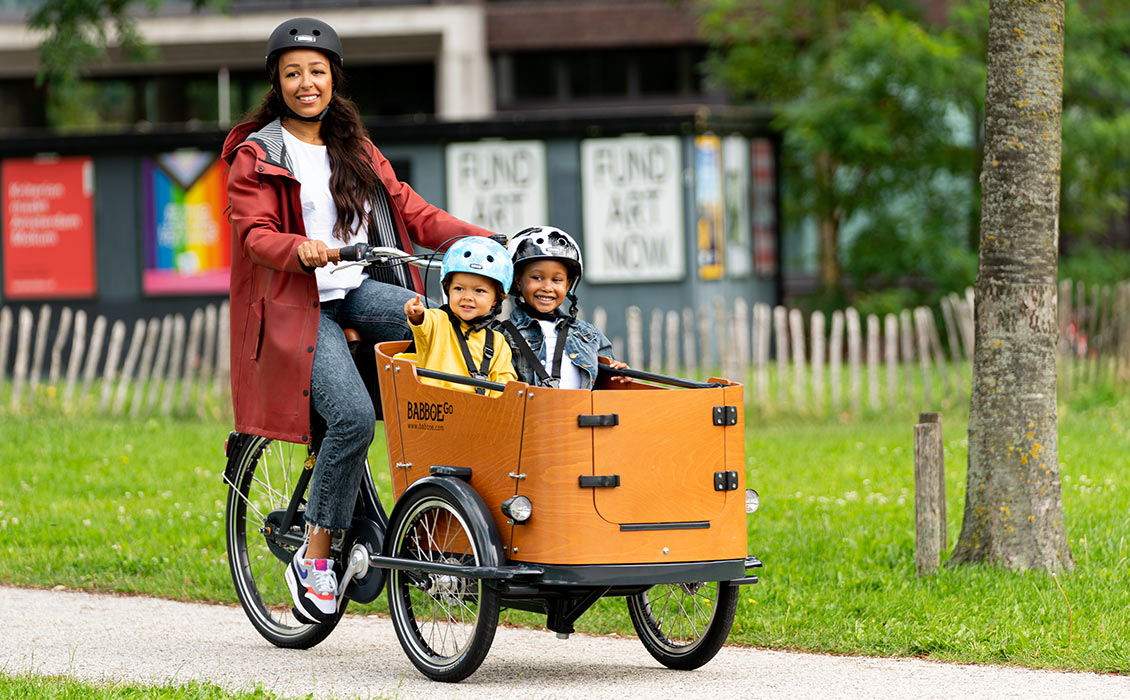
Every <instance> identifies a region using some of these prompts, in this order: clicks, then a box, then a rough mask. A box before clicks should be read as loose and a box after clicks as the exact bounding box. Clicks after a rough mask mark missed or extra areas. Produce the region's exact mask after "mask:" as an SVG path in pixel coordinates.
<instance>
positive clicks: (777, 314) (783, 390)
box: [773, 306, 789, 407]
mask: <svg viewBox="0 0 1130 700" xmlns="http://www.w3.org/2000/svg"><path fill="white" fill-rule="evenodd" d="M773 336H774V337H775V338H776V339H777V354H776V360H777V405H778V406H781V407H784V406H785V405H787V404H788V400H789V397H788V390H789V380H788V367H789V326H788V311H787V310H786V309H785V307H783V306H778V307H775V308H774V309H773Z"/></svg>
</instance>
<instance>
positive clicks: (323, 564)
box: [285, 544, 337, 622]
mask: <svg viewBox="0 0 1130 700" xmlns="http://www.w3.org/2000/svg"><path fill="white" fill-rule="evenodd" d="M285 578H286V585H287V587H288V588H290V596H291V598H292V599H293V600H294V609H295V612H297V613H298V614H299V616H300V617H304V618H307V619H309V620H312V621H315V622H326V621H327V620H330V619H331V618H332V617H333V616H334V614H335V613H336V612H337V574H336V573H335V572H334V561H333V559H307V558H306V545H305V544H303V545H302V546H301V547H299V549H298V551H297V552H295V553H294V558H293V559H291V560H290V564H288V565H287V567H286V574H285Z"/></svg>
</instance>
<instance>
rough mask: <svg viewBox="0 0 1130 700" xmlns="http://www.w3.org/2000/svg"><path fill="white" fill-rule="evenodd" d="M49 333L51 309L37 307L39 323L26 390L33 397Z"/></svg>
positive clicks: (40, 374) (45, 306) (41, 368)
mask: <svg viewBox="0 0 1130 700" xmlns="http://www.w3.org/2000/svg"><path fill="white" fill-rule="evenodd" d="M50 332H51V307H50V306H48V305H47V304H44V305H43V306H41V307H39V323H38V324H37V325H36V329H35V350H34V351H33V352H32V356H31V373H30V374H29V375H28V390H29V391H30V392H31V395H32V397H35V390H36V387H38V386H39V380H40V379H41V378H42V377H43V357H44V355H45V354H46V353H47V334H48V333H50Z"/></svg>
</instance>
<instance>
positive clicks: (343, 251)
mask: <svg viewBox="0 0 1130 700" xmlns="http://www.w3.org/2000/svg"><path fill="white" fill-rule="evenodd" d="M368 250H369V245H368V244H367V243H354V244H353V245H347V246H345V247H344V248H339V249H338V255H339V256H340V257H341V259H342V260H344V261H347V262H356V261H358V260H361V259H362V258H364V257H365V254H366V253H367V252H368Z"/></svg>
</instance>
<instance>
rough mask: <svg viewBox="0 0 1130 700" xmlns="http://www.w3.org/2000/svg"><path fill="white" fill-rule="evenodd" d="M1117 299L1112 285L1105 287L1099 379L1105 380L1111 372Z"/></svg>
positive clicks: (1101, 322)
mask: <svg viewBox="0 0 1130 700" xmlns="http://www.w3.org/2000/svg"><path fill="white" fill-rule="evenodd" d="M1115 301H1117V300H1116V299H1115V297H1114V295H1113V294H1112V293H1111V289H1110V287H1103V317H1102V319H1101V320H1100V323H1099V327H1100V329H1101V330H1100V332H1099V347H1098V351H1099V367H1098V380H1099V381H1103V380H1104V379H1105V378H1106V377H1107V374H1108V373H1109V370H1110V366H1111V357H1112V355H1113V352H1112V351H1113V349H1114V342H1113V341H1114V303H1115Z"/></svg>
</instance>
